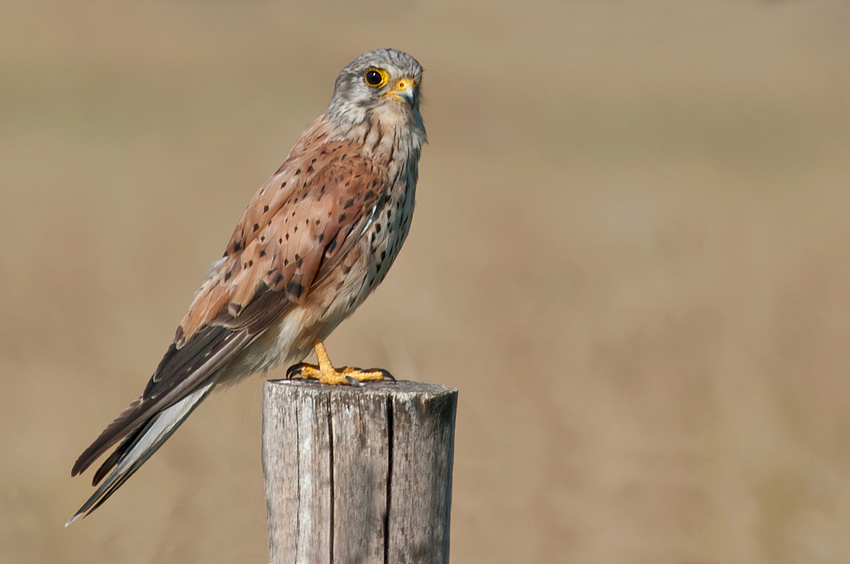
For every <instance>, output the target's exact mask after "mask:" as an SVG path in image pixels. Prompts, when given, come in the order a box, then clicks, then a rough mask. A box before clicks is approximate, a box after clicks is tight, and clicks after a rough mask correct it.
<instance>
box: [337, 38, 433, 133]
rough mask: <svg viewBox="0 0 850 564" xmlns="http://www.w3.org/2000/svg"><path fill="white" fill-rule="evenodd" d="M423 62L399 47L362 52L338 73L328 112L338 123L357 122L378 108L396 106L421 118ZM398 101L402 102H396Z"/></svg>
mask: <svg viewBox="0 0 850 564" xmlns="http://www.w3.org/2000/svg"><path fill="white" fill-rule="evenodd" d="M421 80H422V65H420V64H419V61H417V60H416V59H414V58H413V57H411V56H410V55H408V54H407V53H404V52H403V51H398V50H396V49H376V50H374V51H368V52H366V53H363V54H362V55H360V56H359V57H357V58H356V59H354V60H353V61H351V62H350V63H348V64H347V65H346V66H345V68H343V69H342V71H341V72H340V73H339V76H338V77H337V79H336V83H335V85H334V93H333V96H332V98H331V103H330V105H329V106H328V109H327V112H326V115H327V116H328V117H330V118H331V120H332V121H334V122H335V123H337V124H346V125H356V124H359V123H362V122H363V121H365V120H366V119H367V118H368V117H369V114H370V113H371V112H372V111H374V110H375V109H378V108H381V107H383V106H387V105H390V104H395V105H394V106H393V107H396V106H397V107H396V109H397V110H398V111H400V112H403V113H406V114H408V116H409V117H410V118H411V119H412V120H414V121H419V120H421V118H420V117H419V101H420V95H419V84H420V82H421ZM398 101H402V102H404V103H403V104H396V103H397V102H398Z"/></svg>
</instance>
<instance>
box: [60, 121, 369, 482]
mask: <svg viewBox="0 0 850 564" xmlns="http://www.w3.org/2000/svg"><path fill="white" fill-rule="evenodd" d="M314 128H315V126H314ZM310 133H311V131H310V130H308V132H306V133H305V136H304V137H302V141H301V142H299V144H298V145H296V147H295V148H294V149H293V151H292V153H290V156H289V158H288V159H287V161H286V162H285V163H284V165H283V166H282V167H281V169H280V170H279V171H278V172H277V173H276V174H275V175H274V176H272V178H271V179H269V181H268V182H266V184H264V185H263V187H262V188H260V190H259V191H258V192H257V194H256V195H255V196H254V198H253V200H252V201H251V203H250V204H249V206H248V208H247V209H246V211H245V214H244V215H243V217H242V219H241V220H240V222H239V224H238V225H237V226H236V230H235V231H234V234H233V237H232V238H231V240H230V243H229V244H228V246H227V251H226V252H225V254H224V257H222V259H220V260H218V261H216V262H215V263H213V265H212V266H211V267H210V270H209V271H208V272H207V276H206V278H205V280H204V282H203V283H202V285H201V287H200V288H199V289H198V291H197V292H196V294H195V298H194V300H193V302H192V305H191V306H190V307H189V311H188V312H187V313H186V316H185V317H184V318H183V321H182V322H181V324H180V326H179V327H178V329H177V333H176V335H175V339H174V343H173V344H172V345H171V346H170V347H169V349H168V351H167V352H166V353H165V356H164V357H163V358H162V361H161V362H160V364H159V366H158V367H157V369H156V371H155V372H154V374H153V376H152V377H151V379H150V381H149V382H148V384H147V386H146V388H145V390H144V393H143V394H142V396H141V397H140V398H139V399H137V400H135V401H134V402H133V403H131V404H130V406H129V407H128V408H127V409H125V410H124V412H122V413H121V415H119V416H118V418H116V420H115V421H113V423H112V424H110V425H109V426H108V427H107V428H106V430H104V432H103V433H102V434H101V435H100V437H98V439H97V440H96V441H95V442H94V443H93V444H92V445H91V446H90V447H89V448H88V449H86V451H85V452H83V454H82V455H81V456H80V458H79V459H78V460H77V462H76V463H75V465H74V468H73V470H72V475H76V474H78V473H80V472H83V471H84V470H85V469H86V468H87V467H88V466H89V465H91V463H92V462H93V461H94V460H96V459H97V458H98V457H99V456H100V455H101V454H103V453H104V452H105V451H106V450H107V449H108V448H109V447H111V446H112V445H114V444H115V443H116V442H118V441H119V440H121V439H122V438H124V437H127V436H128V435H130V434H131V433H133V431H135V430H137V429H139V428H140V426H141V425H142V424H143V423H144V422H145V421H147V420H148V419H149V418H150V417H151V416H153V415H154V414H156V413H157V412H159V411H160V410H162V409H164V408H166V407H168V406H170V405H172V404H174V403H175V402H176V401H178V400H179V399H181V398H183V397H185V396H186V394H188V393H190V392H191V391H192V390H194V389H195V388H196V387H197V386H198V385H200V384H201V383H202V382H204V381H206V380H207V379H209V378H211V377H214V375H215V373H216V371H217V370H218V369H219V368H221V367H223V366H224V365H225V364H226V363H227V362H228V361H229V360H230V359H232V358H233V357H234V356H235V355H236V354H238V353H239V352H240V351H242V350H243V349H244V348H245V347H246V346H247V345H248V344H250V343H251V342H252V341H253V340H254V339H256V338H257V337H258V336H259V335H260V334H261V333H262V332H263V331H264V330H265V329H266V328H267V327H268V326H269V325H270V324H272V323H273V322H274V321H275V320H277V319H278V318H279V317H280V316H281V315H282V314H283V313H284V312H285V311H286V310H287V309H288V308H290V307H291V306H292V305H293V304H295V303H299V302H302V301H303V300H304V298H305V296H306V295H308V294H309V292H310V288H311V285H312V284H313V282H314V281H315V280H317V279H320V278H321V277H322V276H323V275H324V272H327V271H328V270H330V269H332V268H333V267H334V264H335V263H336V261H337V260H338V259H339V257H341V256H342V255H343V254H344V253H345V252H346V249H348V248H350V246H351V244H353V241H354V239H356V236H358V235H359V233H360V232H361V231H362V229H363V226H364V225H365V224H366V222H367V221H368V220H369V218H370V217H371V216H372V214H373V213H374V210H375V208H376V206H378V205H379V204H380V202H381V201H382V199H381V198H382V191H383V187H384V186H385V185H386V179H385V176H384V174H383V172H382V171H381V169H379V168H378V166H377V165H376V164H375V163H374V162H373V161H371V160H370V159H368V158H367V157H364V156H362V155H360V150H359V149H360V147H359V146H358V145H356V144H354V143H352V142H348V141H334V142H322V141H324V140H323V137H324V134H321V133H320V134H318V135H317V134H315V133H314V134H313V136H312V137H311V136H310ZM305 139H306V140H307V141H310V140H311V139H312V140H313V143H309V142H308V143H305V142H304V141H305ZM352 234H353V235H354V236H352ZM130 439H132V435H131V436H130V438H129V439H127V440H125V442H124V443H122V445H121V446H120V447H119V449H118V451H122V450H124V449H125V448H126V447H127V446H128V445H129V444H132V440H130ZM119 458H120V453H118V452H117V451H116V453H113V455H111V456H110V457H109V458H108V459H107V460H106V462H105V463H104V465H103V466H102V467H101V468H100V469H99V470H98V472H97V473H96V475H95V481H98V479H99V478H102V477H103V476H104V475H105V474H106V472H107V471H108V470H109V469H110V468H111V467H112V466H114V465H115V463H116V462H117V460H118V459H119Z"/></svg>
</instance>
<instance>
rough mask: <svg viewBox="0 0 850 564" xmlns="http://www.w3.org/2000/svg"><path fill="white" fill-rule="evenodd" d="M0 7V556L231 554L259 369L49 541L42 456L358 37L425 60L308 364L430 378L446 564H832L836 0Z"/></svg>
mask: <svg viewBox="0 0 850 564" xmlns="http://www.w3.org/2000/svg"><path fill="white" fill-rule="evenodd" d="M0 12H1V13H0V171H2V185H0V241H2V251H0V290H2V295H3V311H4V317H3V319H4V322H3V323H2V325H0V379H2V380H0V381H2V385H3V392H2V394H0V562H3V563H5V562H9V563H38V562H62V563H83V562H85V563H87V564H89V563H101V562H103V563H106V562H110V563H112V562H125V563H135V562H138V563H145V562H152V561H156V562H161V563H171V562H181V563H192V562H205V563H206V562H215V563H218V562H221V563H224V562H267V561H268V552H267V545H266V542H267V536H266V517H265V501H264V494H263V482H262V470H261V466H260V414H261V413H260V410H261V379H260V378H256V379H254V380H251V381H249V382H247V383H245V384H243V385H241V386H239V387H237V388H235V389H231V390H229V391H228V392H227V393H224V394H218V395H216V396H214V397H212V398H210V400H208V401H207V402H206V403H205V404H204V405H203V406H202V407H201V408H200V409H199V410H198V411H197V412H196V413H195V415H193V416H192V418H190V419H189V421H188V422H187V423H186V424H185V425H184V426H183V427H182V428H181V429H180V431H179V432H178V433H177V434H176V435H175V436H174V437H173V438H172V439H171V440H170V441H169V442H168V444H166V446H165V447H163V448H162V449H161V450H160V451H159V453H157V455H156V456H155V457H154V458H153V459H151V461H150V462H149V463H148V464H147V465H146V466H145V467H144V469H143V470H142V471H141V472H139V473H138V474H137V475H136V476H135V477H134V478H133V479H132V480H130V481H129V482H128V484H127V485H126V486H125V487H124V488H122V489H121V491H120V492H119V493H118V494H117V495H116V496H114V497H113V498H112V499H110V501H109V502H108V503H107V504H106V505H104V507H103V508H102V509H100V510H98V511H97V512H96V513H95V514H94V515H92V516H91V517H90V518H88V519H85V520H83V521H81V522H78V523H76V524H75V525H74V526H73V527H71V528H69V529H63V528H62V525H63V524H64V523H65V521H66V520H67V519H68V517H70V516H71V515H72V514H73V512H74V511H75V510H76V509H77V508H78V507H79V506H80V504H81V503H82V502H83V501H84V500H85V499H86V498H87V497H88V495H89V494H90V492H91V488H90V487H89V481H90V479H91V477H90V473H89V474H87V475H85V476H84V477H83V478H77V479H71V477H70V469H71V465H72V463H73V461H74V459H75V458H76V456H77V455H78V454H79V453H80V452H81V451H82V449H83V448H84V447H86V446H87V445H88V444H89V442H90V441H91V440H93V439H94V438H95V436H97V434H98V433H99V432H100V431H101V429H102V428H103V427H104V426H105V425H106V424H107V423H108V422H109V421H111V420H112V418H113V417H114V416H115V415H116V414H117V413H118V412H119V411H120V410H121V409H123V408H124V407H125V406H126V405H127V403H129V401H130V400H131V399H133V398H135V397H136V396H137V395H138V394H139V392H140V391H141V389H142V387H143V386H144V384H145V382H146V381H147V379H148V378H149V376H150V374H151V373H152V371H153V368H154V367H155V366H156V364H157V363H158V361H159V359H160V356H161V354H162V353H163V352H164V351H165V349H166V347H167V345H168V344H169V343H170V340H171V338H172V336H173V332H174V329H175V327H176V326H177V323H178V322H179V321H180V319H181V317H182V316H183V313H184V312H185V309H186V307H188V304H189V302H190V300H191V297H192V293H193V291H194V290H195V288H196V287H197V285H198V284H199V283H200V281H201V279H202V277H203V273H204V271H205V269H206V267H207V265H208V264H209V263H210V262H211V261H213V260H215V259H216V258H218V257H219V256H220V255H221V252H222V251H223V248H224V245H225V243H226V241H227V240H228V238H229V237H230V234H231V231H232V229H233V226H234V225H235V224H236V221H237V220H238V219H239V217H240V216H241V214H242V211H243V209H244V207H245V205H246V204H247V202H248V200H249V199H250V197H251V196H252V195H253V193H254V191H255V190H256V189H257V188H258V187H259V186H260V184H261V183H262V182H263V181H264V180H265V179H266V178H267V177H268V176H269V175H270V174H271V173H272V172H273V171H274V170H276V169H277V167H278V166H279V164H280V163H281V162H282V161H283V159H284V157H285V156H286V154H287V152H288V151H289V149H290V147H291V146H292V144H293V143H294V142H295V140H296V139H297V138H298V136H299V134H300V133H301V131H302V130H303V129H304V127H305V126H306V125H307V124H308V123H309V122H310V121H311V120H312V119H313V118H314V117H316V116H317V115H319V114H320V113H321V112H322V111H323V110H324V108H325V107H326V106H327V103H328V101H329V99H330V94H331V90H332V85H333V81H334V78H335V77H336V75H337V73H338V71H339V70H340V69H341V68H342V67H343V66H344V65H345V64H346V63H348V62H349V61H350V60H351V59H353V58H354V57H355V56H357V55H359V54H360V53H361V52H363V51H366V50H369V49H373V48H376V47H385V46H392V47H395V48H398V49H402V50H405V51H408V52H409V53H411V54H413V55H414V56H415V57H417V58H418V59H419V60H420V61H421V62H422V64H423V66H424V67H425V69H426V71H425V82H424V94H425V104H424V106H423V110H422V112H423V115H424V117H425V123H426V126H427V128H428V134H429V140H430V144H429V145H428V146H426V147H425V150H424V153H423V157H422V161H421V180H420V184H419V189H418V193H417V200H418V207H417V212H416V217H415V221H414V222H413V228H412V231H411V234H410V237H409V239H408V242H407V244H406V246H405V248H404V250H403V251H402V253H401V256H400V257H399V259H398V261H397V263H396V264H395V266H394V268H393V271H392V272H391V274H390V276H389V277H388V278H387V280H386V282H385V283H384V284H383V286H382V287H381V288H380V289H379V290H378V291H377V292H376V293H375V295H374V296H373V297H372V298H370V300H369V301H367V302H366V304H365V305H364V306H363V307H362V308H361V309H360V310H359V311H358V312H357V313H356V314H355V315H354V316H353V317H352V318H351V319H350V320H349V321H348V322H346V323H344V324H343V325H342V326H341V327H340V328H339V329H338V330H337V331H336V333H335V334H334V335H333V336H332V337H331V339H330V340H329V343H328V346H329V350H330V351H331V356H332V358H333V359H334V360H335V361H337V362H338V363H339V364H351V365H360V366H383V367H386V368H388V369H389V370H390V371H392V372H393V373H394V374H395V375H396V376H398V377H399V378H403V379H411V380H421V381H426V382H437V383H443V384H448V385H451V386H455V387H457V388H459V390H460V402H459V410H458V417H457V435H456V452H455V467H454V497H453V507H452V510H453V511H452V539H451V544H452V561H453V562H463V563H515V562H523V563H541V564H542V563H551V562H564V563H567V562H569V563H623V564H630V563H653V564H654V563H673V564H697V563H699V564H703V563H705V564H707V563H715V562H747V563H753V564H757V563H772V564H775V563H785V562H788V563H790V562H811V563H819V562H847V561H850V535H848V534H847V531H848V529H850V448H848V447H850V434H849V433H848V432H850V378H848V374H850V322H848V319H850V221H848V220H850V193H848V180H850V96H848V93H849V92H850V32H848V30H850V4H848V3H846V2H821V1H815V2H796V1H785V2H753V1H735V2H729V1H718V2H702V3H697V2H676V1H642V2H619V1H613V2H588V1H579V2H573V1H570V2H549V3H543V2H535V1H528V2H522V3H513V2H508V1H504V0H497V1H478V2H465V3H456V2H451V1H442V2H439V1H433V2H432V1H421V2H409V3H405V2H383V1H375V2H362V3H357V4H356V5H354V4H347V3H337V2H312V3H308V2H303V3H284V2H269V1H252V2H244V1H243V2H228V1H223V0H222V1H213V2H197V1H188V0H184V1H165V0H159V1H151V2H108V1H92V2H86V3H85V4H84V5H83V4H76V3H65V2H48V1H38V2H29V1H25V0H6V2H4V5H3V7H2V8H0ZM283 375H284V369H280V370H278V371H275V372H274V373H272V374H270V376H271V377H282V376H283Z"/></svg>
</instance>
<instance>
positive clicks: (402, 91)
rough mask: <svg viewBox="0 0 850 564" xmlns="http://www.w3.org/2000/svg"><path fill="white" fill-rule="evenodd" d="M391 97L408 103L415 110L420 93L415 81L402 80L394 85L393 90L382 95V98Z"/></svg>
mask: <svg viewBox="0 0 850 564" xmlns="http://www.w3.org/2000/svg"><path fill="white" fill-rule="evenodd" d="M390 96H392V97H394V98H396V99H398V100H400V101H402V102H406V103H407V104H408V105H409V106H410V107H411V108H415V107H416V102H417V99H418V98H419V91H418V90H417V89H416V84H414V82H413V79H410V78H401V79H399V80H398V81H397V82H396V83H395V85H393V88H392V90H390V91H389V92H385V93H384V94H381V97H382V98H387V97H390Z"/></svg>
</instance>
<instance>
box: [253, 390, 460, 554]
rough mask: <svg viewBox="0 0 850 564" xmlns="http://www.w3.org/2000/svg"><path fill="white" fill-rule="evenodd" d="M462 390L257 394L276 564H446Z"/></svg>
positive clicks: (281, 391)
mask: <svg viewBox="0 0 850 564" xmlns="http://www.w3.org/2000/svg"><path fill="white" fill-rule="evenodd" d="M456 408H457V390H455V389H454V388H449V387H446V386H438V385H432V384H422V383H416V382H401V381H400V382H376V383H370V384H367V385H365V386H363V387H361V388H354V387H349V386H324V385H319V384H317V383H314V382H307V381H299V380H292V381H289V380H275V381H269V382H266V383H265V386H264V388H263V439H262V440H263V475H264V477H265V485H266V506H267V511H268V520H269V551H270V553H271V562H272V564H283V563H287V564H288V563H297V564H302V563H303V564H321V563H328V564H329V563H331V562H336V563H342V564H347V563H349V562H351V563H358V564H359V563H364V564H373V563H375V564H390V563H392V564H396V563H411V564H412V563H416V564H432V563H433V564H446V563H448V561H449V516H450V510H451V499H452V462H453V457H454V425H455V411H456Z"/></svg>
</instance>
